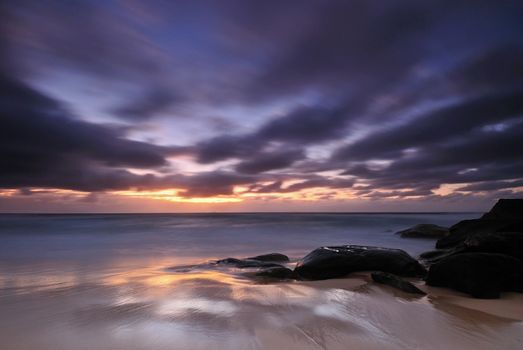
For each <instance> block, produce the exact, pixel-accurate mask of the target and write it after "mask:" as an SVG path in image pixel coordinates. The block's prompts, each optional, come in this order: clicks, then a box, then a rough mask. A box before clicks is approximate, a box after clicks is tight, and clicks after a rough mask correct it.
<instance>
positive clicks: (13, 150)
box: [0, 75, 171, 191]
mask: <svg viewBox="0 0 523 350" xmlns="http://www.w3.org/2000/svg"><path fill="white" fill-rule="evenodd" d="M0 91H1V97H0V105H1V107H2V108H1V111H0V124H1V128H0V144H1V145H0V146H1V147H0V149H1V151H0V156H1V160H2V161H1V163H2V173H1V176H0V186H1V187H4V188H13V187H14V188H16V187H55V188H68V189H79V190H88V191H89V190H104V189H115V188H127V187H129V186H132V185H146V184H148V183H149V182H151V178H150V177H147V176H137V175H134V174H132V173H130V172H128V171H127V170H124V169H120V168H125V167H130V168H144V169H149V168H160V167H162V166H165V165H167V161H166V159H165V157H166V156H167V155H168V154H169V153H170V152H171V150H170V149H169V148H167V147H160V146H155V145H151V144H147V143H144V142H138V141H131V140H128V139H125V138H124V135H122V134H121V133H120V132H119V131H117V130H116V129H114V128H110V127H106V126H102V125H97V124H92V123H88V122H84V121H79V120H75V119H74V118H73V117H72V115H71V114H70V113H69V112H68V111H67V110H66V109H65V108H64V107H63V106H62V105H60V104H59V103H58V102H57V101H55V100H53V99H50V98H48V97H46V96H44V95H42V94H40V93H39V92H37V91H35V90H34V89H31V88H29V87H28V86H26V85H25V84H24V83H22V82H19V81H16V80H14V79H12V78H9V77H7V76H6V75H1V77H0Z"/></svg>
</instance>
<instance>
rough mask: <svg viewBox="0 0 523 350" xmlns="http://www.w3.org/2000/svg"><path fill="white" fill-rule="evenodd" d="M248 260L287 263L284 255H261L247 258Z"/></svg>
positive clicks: (286, 257)
mask: <svg viewBox="0 0 523 350" xmlns="http://www.w3.org/2000/svg"><path fill="white" fill-rule="evenodd" d="M247 259H249V260H258V261H274V262H283V263H286V262H289V257H288V256H287V255H284V254H280V253H270V254H263V255H257V256H253V257H250V258H247Z"/></svg>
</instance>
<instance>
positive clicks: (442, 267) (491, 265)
mask: <svg viewBox="0 0 523 350" xmlns="http://www.w3.org/2000/svg"><path fill="white" fill-rule="evenodd" d="M426 282H427V284H428V285H430V286H436V287H448V288H452V289H455V290H457V291H460V292H464V293H468V294H470V295H472V296H473V297H475V298H485V299H495V298H499V296H500V293H501V292H504V291H516V292H523V262H522V261H521V260H519V259H516V258H514V257H511V256H508V255H503V254H493V253H463V254H456V255H452V256H449V257H446V258H444V259H442V260H441V261H440V262H437V263H435V264H434V265H432V266H431V267H430V269H429V272H428V275H427V279H426Z"/></svg>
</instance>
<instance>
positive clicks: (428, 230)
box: [396, 224, 449, 238]
mask: <svg viewBox="0 0 523 350" xmlns="http://www.w3.org/2000/svg"><path fill="white" fill-rule="evenodd" d="M396 234H398V235H400V236H401V237H403V238H410V237H413V238H441V237H444V236H446V235H448V234H449V229H448V228H446V227H442V226H438V225H433V224H419V225H415V226H412V227H411V228H408V229H406V230H403V231H399V232H396Z"/></svg>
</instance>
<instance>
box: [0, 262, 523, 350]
mask: <svg viewBox="0 0 523 350" xmlns="http://www.w3.org/2000/svg"><path fill="white" fill-rule="evenodd" d="M172 263H173V261H171V260H169V261H166V260H159V261H156V262H155V263H151V262H150V264H149V265H146V267H140V268H136V269H128V270H126V269H118V268H110V267H109V268H106V269H104V270H103V271H102V272H101V273H100V274H99V275H97V276H94V275H93V276H90V277H89V278H86V277H85V276H83V277H80V276H78V275H75V274H74V273H73V272H70V273H69V274H64V275H62V276H60V275H58V274H57V273H56V272H54V273H50V274H49V275H46V274H45V271H46V270H45V269H44V270H40V271H35V273H34V274H31V273H30V272H29V271H26V273H25V274H24V275H23V276H20V277H19V278H17V279H15V280H10V281H7V280H6V279H5V277H4V279H3V280H2V284H1V285H2V291H1V294H0V307H1V309H2V310H3V311H2V317H1V319H0V338H1V339H2V349H6V350H11V349H13V350H14V349H17V350H18V349H40V350H45V349H93V348H104V349H108V348H110V349H209V348H212V349H274V348H282V349H348V348H354V349H384V348H386V349H414V348H419V349H476V350H478V349H492V348H499V349H518V348H521V344H522V342H523V332H522V331H523V323H522V322H521V320H523V312H520V311H521V310H520V311H517V310H518V307H519V308H521V302H522V299H521V298H520V295H517V296H514V295H508V296H507V298H508V299H507V298H505V299H502V300H499V301H486V303H483V305H482V301H477V300H474V301H472V302H471V299H469V298H465V297H462V296H459V295H456V294H455V293H454V294H453V293H449V292H448V291H440V290H429V295H428V296H427V297H422V298H414V297H410V296H407V295H405V294H403V293H402V292H399V291H395V290H392V289H391V288H388V287H384V286H380V285H376V284H373V283H372V282H370V280H369V279H368V276H366V275H365V274H358V275H355V276H353V277H352V278H348V279H340V280H329V281H318V282H285V283H275V284H257V283H254V282H253V281H252V280H250V279H247V278H245V277H244V276H243V275H241V274H239V273H238V271H236V270H234V269H203V268H200V269H194V268H193V269H189V270H184V272H178V270H176V269H174V270H173V269H168V268H167V267H169V266H172ZM119 266H122V265H119ZM51 272H52V271H51ZM9 291H11V292H9ZM13 291H16V292H13ZM507 300H508V302H507ZM496 303H497V304H496ZM473 304H474V305H473ZM478 305H479V306H478ZM485 305H486V306H485ZM496 305H497V306H499V307H508V306H514V307H515V308H512V311H511V313H509V315H510V317H508V318H507V317H501V315H499V314H500V313H501V312H500V311H499V308H497V313H496V312H494V313H489V310H490V309H492V310H494V309H496V307H495V306H496ZM518 305H519V306H518ZM514 310H516V311H514ZM28 334H30V335H31V336H27V335H28Z"/></svg>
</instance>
